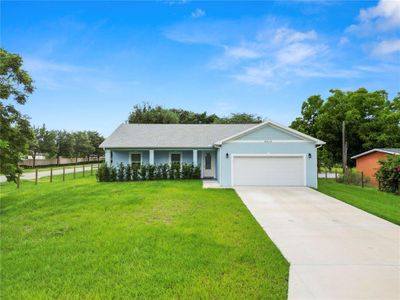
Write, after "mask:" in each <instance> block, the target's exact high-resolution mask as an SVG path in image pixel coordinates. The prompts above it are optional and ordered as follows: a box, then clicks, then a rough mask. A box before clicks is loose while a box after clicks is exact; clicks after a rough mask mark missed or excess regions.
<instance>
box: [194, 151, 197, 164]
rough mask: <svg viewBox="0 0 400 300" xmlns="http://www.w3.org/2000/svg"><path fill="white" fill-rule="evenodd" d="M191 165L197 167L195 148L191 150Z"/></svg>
mask: <svg viewBox="0 0 400 300" xmlns="http://www.w3.org/2000/svg"><path fill="white" fill-rule="evenodd" d="M193 166H195V167H197V150H193Z"/></svg>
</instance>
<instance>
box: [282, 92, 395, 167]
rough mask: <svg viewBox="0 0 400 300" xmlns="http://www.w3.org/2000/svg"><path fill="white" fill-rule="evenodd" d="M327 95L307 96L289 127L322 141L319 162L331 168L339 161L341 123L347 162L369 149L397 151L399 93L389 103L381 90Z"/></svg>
mask: <svg viewBox="0 0 400 300" xmlns="http://www.w3.org/2000/svg"><path fill="white" fill-rule="evenodd" d="M330 94H331V95H330V96H329V97H327V99H322V97H321V96H320V95H313V96H310V97H309V98H308V99H307V100H306V101H304V102H303V104H302V107H301V116H300V117H298V118H296V119H295V120H294V121H293V122H292V124H291V125H290V127H291V128H293V129H296V130H298V131H301V132H303V133H306V134H309V135H311V136H314V137H316V138H318V139H321V140H323V141H325V142H326V145H324V146H323V147H322V148H320V149H319V153H318V155H319V162H320V164H322V165H324V166H325V167H328V168H331V167H332V166H334V165H335V164H340V163H341V161H342V125H343V122H344V124H345V127H346V130H345V139H346V141H347V159H348V163H349V165H350V166H353V165H354V164H355V161H354V160H350V159H349V158H350V157H352V156H354V155H356V154H359V153H362V152H364V151H368V150H371V149H373V148H385V147H388V148H400V93H397V95H396V96H395V97H394V98H393V99H392V100H390V99H389V96H388V93H387V92H386V91H384V90H378V91H373V92H369V91H368V90H366V89H365V88H360V89H358V90H356V91H342V90H337V89H335V90H330Z"/></svg>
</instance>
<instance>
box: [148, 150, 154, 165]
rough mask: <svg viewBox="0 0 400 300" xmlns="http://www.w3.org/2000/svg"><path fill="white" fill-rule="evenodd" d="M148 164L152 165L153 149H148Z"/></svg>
mask: <svg viewBox="0 0 400 300" xmlns="http://www.w3.org/2000/svg"><path fill="white" fill-rule="evenodd" d="M149 164H150V165H154V150H153V149H151V150H149Z"/></svg>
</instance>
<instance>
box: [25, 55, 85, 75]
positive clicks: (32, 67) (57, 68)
mask: <svg viewBox="0 0 400 300" xmlns="http://www.w3.org/2000/svg"><path fill="white" fill-rule="evenodd" d="M24 67H25V68H26V69H27V70H29V71H30V72H32V73H40V72H63V73H73V72H84V71H90V69H89V68H84V67H80V66H76V65H73V64H65V63H56V62H53V61H47V60H42V59H34V58H26V59H24Z"/></svg>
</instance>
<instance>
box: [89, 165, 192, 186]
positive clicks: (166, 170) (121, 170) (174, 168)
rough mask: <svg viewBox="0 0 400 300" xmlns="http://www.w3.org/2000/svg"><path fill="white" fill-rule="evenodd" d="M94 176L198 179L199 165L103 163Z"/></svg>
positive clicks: (102, 178) (107, 179)
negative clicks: (111, 164)
mask: <svg viewBox="0 0 400 300" xmlns="http://www.w3.org/2000/svg"><path fill="white" fill-rule="evenodd" d="M96 177H97V180H98V181H100V182H113V181H143V180H167V179H168V180H173V179H199V178H200V167H198V166H196V167H195V166H193V165H192V164H182V166H181V165H180V164H172V165H169V164H161V165H142V166H140V167H133V166H131V165H124V164H123V163H121V164H119V165H118V166H117V167H115V166H109V165H107V164H105V163H103V164H101V166H100V167H99V169H98V171H97V174H96Z"/></svg>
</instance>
